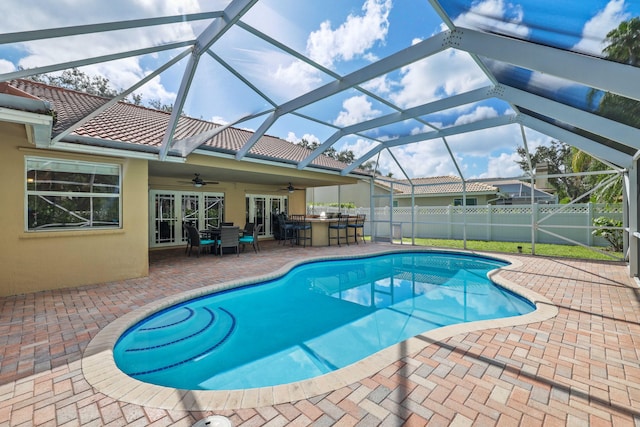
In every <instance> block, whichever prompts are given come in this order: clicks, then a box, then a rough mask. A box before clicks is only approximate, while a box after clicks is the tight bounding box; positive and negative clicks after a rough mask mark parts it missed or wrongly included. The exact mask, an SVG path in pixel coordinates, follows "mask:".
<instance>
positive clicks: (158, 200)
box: [149, 190, 224, 248]
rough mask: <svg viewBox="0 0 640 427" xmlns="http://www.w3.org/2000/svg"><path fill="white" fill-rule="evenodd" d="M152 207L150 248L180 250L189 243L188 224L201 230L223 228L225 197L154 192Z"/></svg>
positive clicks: (195, 193) (180, 192) (183, 192)
mask: <svg viewBox="0 0 640 427" xmlns="http://www.w3.org/2000/svg"><path fill="white" fill-rule="evenodd" d="M149 204H150V206H149V213H150V215H151V217H152V218H151V220H150V221H149V247H152V248H153V247H163V246H176V245H180V244H186V242H187V234H186V229H185V228H184V224H185V223H188V224H191V225H193V226H195V227H196V228H198V229H203V228H207V227H219V226H220V222H222V215H223V212H224V195H223V194H216V193H198V192H188V191H170V190H151V191H150V193H149Z"/></svg>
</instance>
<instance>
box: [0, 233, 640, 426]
mask: <svg viewBox="0 0 640 427" xmlns="http://www.w3.org/2000/svg"><path fill="white" fill-rule="evenodd" d="M261 246H262V247H263V251H262V252H260V253H258V254H255V253H253V251H250V250H249V249H248V250H247V252H245V253H242V254H240V256H239V257H236V256H235V255H225V256H223V257H212V256H201V257H200V258H196V257H194V256H192V257H190V258H187V257H185V256H184V253H183V251H182V250H178V251H162V252H152V254H151V261H150V275H149V277H145V278H140V279H132V280H126V281H119V282H111V283H105V284H100V285H94V286H85V287H82V288H77V289H68V290H58V291H49V292H40V293H35V294H27V295H20V296H15V297H5V298H0V306H1V307H2V310H1V311H0V426H31V425H35V426H92V425H94V426H122V425H139V426H146V425H154V426H161V425H183V426H191V425H193V424H194V423H195V422H196V421H197V420H199V419H202V418H204V417H205V416H207V415H212V414H218V415H224V416H227V417H229V418H230V419H231V421H232V423H233V425H234V426H241V425H244V426H261V425H268V426H285V425H301V426H302V425H317V426H333V425H339V426H352V425H361V426H374V425H387V426H396V425H411V426H413V425H416V426H419V425H427V424H429V425H456V426H467V425H482V426H493V425H519V424H520V425H526V426H535V425H544V426H553V425H594V426H595V425H598V426H600V425H603V426H604V425H614V426H616V427H617V426H627V425H628V426H638V425H640V291H639V289H638V285H637V282H636V280H635V279H632V278H629V277H628V275H627V267H626V266H625V265H624V264H621V263H615V262H590V261H581V260H569V259H551V258H543V257H531V256H524V255H523V256H516V255H510V256H509V258H512V259H515V260H517V261H518V262H516V263H515V265H514V266H513V267H512V268H511V269H509V270H505V271H503V272H501V273H500V274H499V276H500V277H501V279H502V280H506V281H508V282H510V283H514V284H516V285H519V286H521V287H524V288H526V289H528V290H530V291H532V292H534V293H536V294H540V295H542V296H543V299H542V300H543V301H545V300H546V301H550V302H552V303H553V305H554V306H555V307H557V315H555V316H552V317H551V316H546V320H535V319H534V320H531V322H530V323H525V324H521V325H517V326H504V325H501V324H500V322H497V323H495V324H492V325H491V324H490V325H486V326H487V327H488V329H483V330H475V331H467V332H464V331H453V332H454V333H453V334H449V335H452V336H449V337H445V338H443V337H439V338H436V339H433V338H430V337H429V335H425V336H423V337H418V338H415V339H414V341H421V342H422V343H421V345H420V346H419V347H420V349H418V350H416V351H412V349H414V347H412V346H410V345H406V346H405V348H404V351H405V352H406V353H407V354H409V355H408V356H404V357H401V359H400V360H397V361H392V362H386V363H385V364H384V366H382V367H376V368H375V369H373V371H372V372H371V373H368V374H367V375H366V376H364V377H362V378H360V379H357V380H353V381H347V382H346V383H345V384H343V385H341V386H339V387H336V388H335V389H334V390H332V391H326V390H319V391H320V392H319V394H317V395H313V396H311V394H314V393H312V392H311V391H310V390H307V391H305V393H307V394H309V397H302V398H298V396H295V395H293V397H294V398H295V399H294V400H292V401H291V402H288V403H278V404H272V402H273V399H274V397H273V396H266V397H260V396H258V397H256V400H255V404H253V405H244V406H247V407H246V408H244V409H215V410H204V409H203V410H188V409H185V408H189V409H193V408H194V407H197V401H198V398H197V395H195V394H192V393H189V392H184V393H179V396H180V398H179V399H177V400H176V402H177V403H176V404H175V405H173V406H172V408H171V409H160V408H162V407H163V406H166V405H164V404H163V403H162V402H160V403H158V404H156V403H155V400H151V401H149V398H147V401H148V402H149V403H147V404H145V405H139V404H134V403H130V402H131V401H134V400H135V399H134V398H135V397H136V396H135V394H136V393H135V390H130V391H131V393H123V395H125V399H122V400H119V399H114V398H113V397H112V396H111V393H109V394H105V393H103V392H101V391H99V390H98V389H96V388H95V387H93V386H92V383H93V382H92V383H90V382H89V381H87V378H86V377H85V372H84V371H83V355H85V351H86V350H87V348H89V349H91V347H90V343H92V345H94V344H95V340H94V341H92V340H93V339H94V338H95V337H96V335H98V333H99V332H101V331H104V330H105V328H106V329H108V325H110V324H111V325H112V324H113V322H114V321H115V320H116V319H123V318H126V317H127V315H130V314H131V312H132V311H134V310H136V309H139V308H140V307H142V306H145V305H147V304H149V303H153V302H155V301H160V300H162V299H164V298H167V297H169V298H171V297H174V296H175V295H177V294H180V293H182V292H185V291H194V290H195V289H199V288H202V287H205V286H215V285H217V284H220V283H226V282H229V281H237V280H242V279H243V278H247V277H254V276H261V275H264V274H267V273H269V272H274V271H278V270H280V269H281V268H283V267H284V266H286V265H289V264H290V263H291V262H292V261H295V260H299V259H305V258H308V257H323V256H332V255H341V254H345V255H347V254H366V253H376V252H381V251H388V250H390V249H396V248H397V249H410V247H408V246H407V245H404V246H391V245H389V244H386V243H379V244H370V243H368V244H366V245H363V244H360V245H350V246H344V245H343V246H342V247H340V248H338V247H333V246H332V247H330V248H322V247H307V248H301V247H291V246H289V245H278V244H277V243H276V242H266V243H261ZM543 305H548V304H543ZM554 314H555V313H554ZM102 335H104V332H103V333H102ZM412 345H413V344H412ZM98 354H99V353H98ZM94 356H95V355H94ZM84 362H85V363H84V364H85V370H86V369H87V366H86V365H87V362H86V359H85V360H84ZM90 375H91V374H90ZM356 376H357V375H356ZM124 387H125V388H127V387H128V386H126V385H125V386H124ZM98 388H99V387H98ZM139 394H140V393H138V395H139ZM175 394H176V393H172V395H175ZM156 397H158V396H156ZM138 398H140V396H138ZM173 398H175V396H174V397H173ZM269 402H271V403H269ZM226 403H228V404H229V405H231V401H229V402H226ZM194 405H195V406H194ZM231 406H233V405H231ZM241 406H242V405H241ZM252 406H253V407H252Z"/></svg>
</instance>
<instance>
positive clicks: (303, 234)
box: [289, 215, 312, 248]
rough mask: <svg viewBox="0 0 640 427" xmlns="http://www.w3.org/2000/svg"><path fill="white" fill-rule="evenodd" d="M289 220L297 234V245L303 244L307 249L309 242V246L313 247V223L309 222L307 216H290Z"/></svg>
mask: <svg viewBox="0 0 640 427" xmlns="http://www.w3.org/2000/svg"><path fill="white" fill-rule="evenodd" d="M289 219H290V220H291V222H292V223H293V231H294V234H295V240H296V244H298V245H299V244H300V241H301V240H302V242H303V247H305V248H306V247H307V240H308V241H309V246H311V235H312V234H311V233H312V231H311V223H310V222H309V221H308V220H307V218H306V216H305V215H290V216H289Z"/></svg>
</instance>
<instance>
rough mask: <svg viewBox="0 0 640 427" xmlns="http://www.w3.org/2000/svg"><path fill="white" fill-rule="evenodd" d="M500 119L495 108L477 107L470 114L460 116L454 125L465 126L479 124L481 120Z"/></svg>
mask: <svg viewBox="0 0 640 427" xmlns="http://www.w3.org/2000/svg"><path fill="white" fill-rule="evenodd" d="M494 117H498V112H497V111H496V110H495V108H493V107H477V108H476V109H475V110H473V111H472V112H471V113H469V114H462V115H460V116H458V118H457V119H456V121H455V123H454V125H455V126H458V125H464V124H467V123H473V122H477V121H479V120H486V119H491V118H494Z"/></svg>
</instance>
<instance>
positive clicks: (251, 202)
mask: <svg viewBox="0 0 640 427" xmlns="http://www.w3.org/2000/svg"><path fill="white" fill-rule="evenodd" d="M287 206H288V198H287V196H272V195H265V194H247V197H246V219H247V222H253V223H254V224H255V225H256V226H257V225H258V224H262V231H260V236H266V237H273V233H274V231H273V230H274V227H276V226H277V222H274V216H275V215H277V214H279V213H280V212H287Z"/></svg>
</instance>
